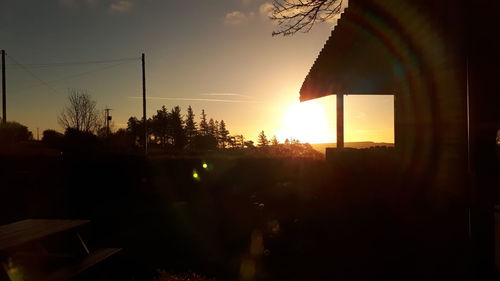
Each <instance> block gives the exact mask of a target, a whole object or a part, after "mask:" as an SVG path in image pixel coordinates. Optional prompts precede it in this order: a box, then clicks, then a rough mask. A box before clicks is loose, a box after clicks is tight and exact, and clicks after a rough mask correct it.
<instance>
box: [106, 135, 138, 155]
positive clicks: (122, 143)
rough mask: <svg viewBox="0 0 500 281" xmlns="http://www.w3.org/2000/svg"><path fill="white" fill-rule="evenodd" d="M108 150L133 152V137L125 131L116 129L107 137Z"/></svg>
mask: <svg viewBox="0 0 500 281" xmlns="http://www.w3.org/2000/svg"><path fill="white" fill-rule="evenodd" d="M109 145H110V149H111V150H114V151H119V152H122V153H123V152H126V151H133V148H134V145H135V136H134V135H132V133H130V132H129V131H128V130H126V129H118V131H116V132H115V133H113V134H111V135H110V137H109Z"/></svg>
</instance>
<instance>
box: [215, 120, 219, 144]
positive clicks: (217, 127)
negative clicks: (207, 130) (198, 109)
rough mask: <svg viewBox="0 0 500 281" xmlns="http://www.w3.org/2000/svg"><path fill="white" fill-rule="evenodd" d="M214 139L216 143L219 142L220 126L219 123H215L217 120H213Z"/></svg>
mask: <svg viewBox="0 0 500 281" xmlns="http://www.w3.org/2000/svg"><path fill="white" fill-rule="evenodd" d="M214 137H215V139H216V140H217V142H219V140H220V124H219V121H217V120H215V124H214Z"/></svg>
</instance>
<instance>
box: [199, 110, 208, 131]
mask: <svg viewBox="0 0 500 281" xmlns="http://www.w3.org/2000/svg"><path fill="white" fill-rule="evenodd" d="M200 133H201V135H203V136H207V135H209V129H208V123H207V115H206V114H205V110H204V109H202V110H201V121H200Z"/></svg>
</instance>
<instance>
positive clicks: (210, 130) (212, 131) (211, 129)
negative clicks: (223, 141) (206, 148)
mask: <svg viewBox="0 0 500 281" xmlns="http://www.w3.org/2000/svg"><path fill="white" fill-rule="evenodd" d="M208 134H209V135H210V136H213V137H214V138H217V136H216V135H215V121H214V119H213V118H210V120H209V121H208Z"/></svg>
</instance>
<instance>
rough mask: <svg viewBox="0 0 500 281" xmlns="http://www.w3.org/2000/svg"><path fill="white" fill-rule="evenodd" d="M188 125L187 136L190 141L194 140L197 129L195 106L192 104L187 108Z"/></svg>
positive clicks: (186, 128) (186, 122)
mask: <svg viewBox="0 0 500 281" xmlns="http://www.w3.org/2000/svg"><path fill="white" fill-rule="evenodd" d="M185 124H186V127H185V130H186V138H187V141H188V142H189V143H191V142H192V141H193V138H194V137H195V136H196V133H197V129H196V121H194V113H193V108H191V106H189V107H188V109H187V115H186V121H185Z"/></svg>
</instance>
